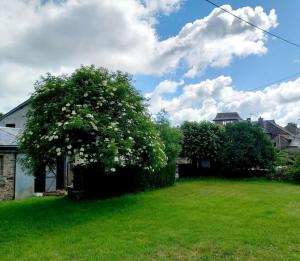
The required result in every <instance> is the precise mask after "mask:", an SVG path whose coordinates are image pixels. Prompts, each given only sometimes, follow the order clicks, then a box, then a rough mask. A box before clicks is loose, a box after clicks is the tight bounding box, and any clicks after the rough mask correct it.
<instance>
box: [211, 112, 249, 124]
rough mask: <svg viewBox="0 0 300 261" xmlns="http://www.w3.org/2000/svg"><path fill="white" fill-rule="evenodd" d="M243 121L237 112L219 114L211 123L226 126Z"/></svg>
mask: <svg viewBox="0 0 300 261" xmlns="http://www.w3.org/2000/svg"><path fill="white" fill-rule="evenodd" d="M242 120H243V119H242V118H241V117H240V115H239V114H238V113H237V112H219V113H217V116H216V117H215V118H214V119H213V121H214V122H215V123H217V124H220V125H226V124H228V123H237V122H240V121H242Z"/></svg>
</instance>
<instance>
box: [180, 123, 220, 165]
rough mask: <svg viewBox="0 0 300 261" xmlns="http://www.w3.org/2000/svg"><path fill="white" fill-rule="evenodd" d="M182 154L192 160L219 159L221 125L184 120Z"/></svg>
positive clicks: (214, 160) (213, 160)
mask: <svg viewBox="0 0 300 261" xmlns="http://www.w3.org/2000/svg"><path fill="white" fill-rule="evenodd" d="M181 130H182V132H183V136H184V138H183V146H182V154H183V156H184V157H187V158H189V159H191V160H193V161H199V160H210V161H212V162H216V161H218V160H219V155H220V151H221V148H222V137H223V132H224V130H223V127H222V126H220V125H217V124H214V123H211V122H208V121H203V122H200V123H198V122H187V121H186V122H184V123H183V124H182V126H181Z"/></svg>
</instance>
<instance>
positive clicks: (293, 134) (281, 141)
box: [252, 117, 300, 151]
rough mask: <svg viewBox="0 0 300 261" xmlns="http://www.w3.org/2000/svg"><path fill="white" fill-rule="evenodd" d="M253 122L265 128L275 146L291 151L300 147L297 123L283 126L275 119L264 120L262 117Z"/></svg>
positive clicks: (299, 131)
mask: <svg viewBox="0 0 300 261" xmlns="http://www.w3.org/2000/svg"><path fill="white" fill-rule="evenodd" d="M252 123H253V124H255V125H258V126H260V127H261V128H262V129H263V130H264V132H265V133H266V134H267V135H268V136H269V138H270V139H271V141H272V143H273V144H274V147H276V148H278V149H288V150H289V151H293V150H295V149H296V148H299V147H300V129H298V127H297V124H295V123H288V125H287V126H285V127H282V126H280V125H279V124H277V123H276V122H275V121H274V120H264V119H263V118H262V117H259V119H258V121H254V122H252Z"/></svg>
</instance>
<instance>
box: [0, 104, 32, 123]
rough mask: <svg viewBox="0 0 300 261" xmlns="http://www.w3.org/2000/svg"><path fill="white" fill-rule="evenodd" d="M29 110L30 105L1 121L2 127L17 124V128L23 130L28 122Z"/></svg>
mask: <svg viewBox="0 0 300 261" xmlns="http://www.w3.org/2000/svg"><path fill="white" fill-rule="evenodd" d="M28 108H29V107H28V105H25V106H24V107H23V108H20V109H19V110H17V111H15V112H13V113H12V114H10V115H8V116H6V117H5V118H4V119H2V120H0V126H2V127H5V126H6V124H15V127H16V128H23V127H24V125H25V122H26V114H27V112H28Z"/></svg>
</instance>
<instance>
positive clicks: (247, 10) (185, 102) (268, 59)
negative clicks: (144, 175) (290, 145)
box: [0, 0, 300, 125]
mask: <svg viewBox="0 0 300 261" xmlns="http://www.w3.org/2000/svg"><path fill="white" fill-rule="evenodd" d="M214 1H215V3H216V4H218V5H222V6H223V7H224V8H226V9H227V10H229V11H231V12H233V13H234V14H236V15H238V16H243V18H244V19H246V20H249V21H250V22H252V23H254V24H256V25H257V26H260V27H262V28H264V29H266V30H269V31H270V32H272V33H277V34H279V35H281V36H283V37H285V38H287V39H289V40H290V41H293V42H296V43H299V44H300V36H299V34H298V33H297V29H298V28H299V27H300V19H299V15H298V13H299V12H298V11H299V10H300V2H299V1H295V0H286V1H280V0H276V1H275V0H265V1H255V0H251V1H250V0H249V1H237V0H235V1H223V0H214ZM262 8H263V9H262ZM20 21H22V22H20ZM33 21H34V22H33ZM0 37H1V41H0V112H7V111H8V110H10V109H12V108H14V107H15V106H17V105H18V104H19V103H21V102H23V101H24V100H25V99H27V98H29V97H30V95H31V93H32V92H33V91H34V87H33V86H34V85H33V84H34V82H35V81H36V80H37V79H39V77H40V76H41V75H43V74H45V73H46V72H50V73H52V74H55V75H59V74H62V73H67V74H70V73H72V72H73V71H74V70H75V69H76V68H78V67H79V66H80V65H82V64H83V65H90V64H95V65H97V66H103V67H106V68H108V69H110V70H122V71H126V72H129V73H130V74H132V75H133V79H134V84H135V87H136V88H137V89H138V90H140V92H141V93H142V94H143V95H145V97H147V98H148V99H149V111H150V113H152V114H153V115H155V114H156V113H157V112H158V111H160V110H161V109H165V110H167V111H168V112H169V115H170V120H171V122H172V124H174V125H177V124H180V123H181V122H183V121H185V120H190V121H201V120H212V119H213V117H214V116H215V115H216V113H217V112H221V111H222V112H226V111H237V112H238V113H240V115H241V116H242V117H244V118H246V117H249V115H252V117H253V119H255V118H258V117H259V116H262V117H264V118H267V119H275V120H276V121H277V122H278V123H280V124H283V125H284V124H286V123H288V122H298V120H299V118H300V117H299V116H300V74H299V76H297V77H293V78H290V79H285V80H284V81H282V82H280V83H277V84H275V85H272V86H265V85H267V84H268V83H271V82H274V81H277V80H279V79H282V78H286V77H288V76H291V75H295V74H297V73H300V68H299V67H300V48H296V47H294V46H291V45H288V44H286V43H285V42H282V41H280V40H278V39H273V37H269V36H266V35H265V34H264V33H262V32H261V31H259V30H256V29H254V28H252V27H250V26H248V25H247V24H243V23H242V22H240V21H239V20H237V19H235V18H233V17H232V16H230V15H229V14H227V13H224V12H223V11H221V10H219V9H217V8H215V7H214V6H212V5H210V4H209V3H207V2H206V1H205V0H122V1H120V0H101V1H99V0H31V1H20V0H2V1H0ZM249 90H250V91H249Z"/></svg>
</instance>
